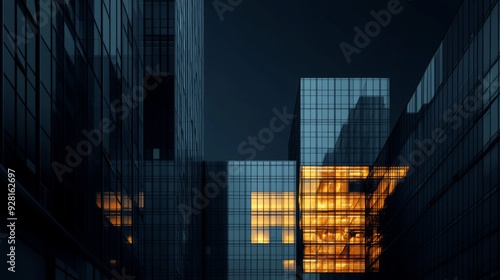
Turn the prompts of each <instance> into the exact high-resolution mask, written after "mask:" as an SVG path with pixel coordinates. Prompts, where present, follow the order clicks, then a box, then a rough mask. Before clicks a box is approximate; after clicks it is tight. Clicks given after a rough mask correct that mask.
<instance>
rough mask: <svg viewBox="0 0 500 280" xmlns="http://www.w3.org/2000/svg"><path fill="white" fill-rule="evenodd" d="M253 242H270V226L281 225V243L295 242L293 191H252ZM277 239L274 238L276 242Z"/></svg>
mask: <svg viewBox="0 0 500 280" xmlns="http://www.w3.org/2000/svg"><path fill="white" fill-rule="evenodd" d="M251 211H252V212H251V222H250V223H251V227H252V230H251V243H252V244H268V243H270V242H272V240H270V237H269V229H270V227H281V228H282V229H281V243H283V244H293V243H294V242H295V194H294V193H293V192H252V194H251ZM276 241H277V240H274V242H276Z"/></svg>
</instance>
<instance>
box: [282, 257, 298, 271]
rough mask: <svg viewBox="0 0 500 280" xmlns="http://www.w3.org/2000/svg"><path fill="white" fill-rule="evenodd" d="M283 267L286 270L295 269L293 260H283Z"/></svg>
mask: <svg viewBox="0 0 500 280" xmlns="http://www.w3.org/2000/svg"><path fill="white" fill-rule="evenodd" d="M283 269H284V270H288V271H295V260H284V261H283Z"/></svg>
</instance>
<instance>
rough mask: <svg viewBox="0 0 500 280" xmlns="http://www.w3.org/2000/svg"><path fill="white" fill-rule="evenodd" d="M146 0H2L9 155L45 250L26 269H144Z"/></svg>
mask: <svg viewBox="0 0 500 280" xmlns="http://www.w3.org/2000/svg"><path fill="white" fill-rule="evenodd" d="M142 5H143V4H142V1H63V0H45V1H44V0H30V1H16V0H12V1H2V14H1V17H2V23H3V25H2V29H1V32H2V39H1V40H2V46H1V48H0V49H1V56H2V77H1V79H0V81H1V85H0V86H1V88H2V91H1V96H0V98H1V99H2V102H1V104H2V109H1V114H0V115H1V122H0V125H1V128H0V133H1V135H0V139H1V143H0V146H1V147H2V149H1V151H2V152H1V153H0V162H1V169H2V170H3V171H4V170H6V169H8V168H10V169H14V170H15V172H16V176H17V178H18V180H17V184H16V191H17V199H18V205H19V212H17V215H18V216H19V217H22V219H24V221H23V222H22V223H19V224H18V228H17V232H18V233H21V232H22V233H23V235H21V234H20V235H19V237H18V238H19V239H18V248H19V250H21V251H20V252H18V254H19V255H24V256H31V257H32V259H33V260H36V261H31V262H30V267H29V268H28V267H24V268H22V267H19V270H18V272H17V274H16V276H17V277H19V279H38V278H39V277H40V276H41V275H46V277H47V278H48V279H76V278H77V277H79V279H107V278H111V277H113V274H112V271H113V270H116V271H121V269H122V268H126V271H127V273H128V274H130V275H138V276H140V273H141V271H142V268H141V265H140V260H139V256H140V253H139V252H140V250H141V248H140V246H139V244H140V240H141V238H142V237H141V235H140V228H141V227H142V219H141V211H142V209H141V208H142V206H143V205H142V199H143V192H144V190H143V184H142V172H141V166H140V164H138V162H140V161H141V160H142V148H141V147H142V115H143V113H142V103H141V101H142V99H141V96H142V95H141V89H142V81H143V77H144V74H143V68H144V67H143V60H142V43H141V41H142V38H141V33H142V26H143V18H142V15H143V13H142V10H143V7H142ZM2 174H3V173H2ZM2 178H4V177H3V175H2ZM5 182H6V181H5ZM3 183H4V180H3V179H2V184H3ZM3 215H5V212H4V211H2V217H3V218H5V217H4V216H3ZM3 245H4V244H2V246H3ZM45 264H47V265H45ZM42 277H43V276H42Z"/></svg>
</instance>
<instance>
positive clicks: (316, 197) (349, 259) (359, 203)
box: [299, 166, 408, 273]
mask: <svg viewBox="0 0 500 280" xmlns="http://www.w3.org/2000/svg"><path fill="white" fill-rule="evenodd" d="M407 170H408V168H407V167H390V168H383V167H378V168H374V169H370V167H368V166H303V167H301V179H300V193H299V197H300V199H299V205H300V210H301V212H302V216H301V220H300V228H301V229H302V234H303V242H304V259H303V268H304V272H306V273H362V272H365V257H366V256H365V244H366V239H365V219H366V218H365V217H366V212H365V210H366V202H367V200H366V199H367V196H366V195H365V192H364V191H363V190H361V186H362V184H363V183H364V180H365V179H367V178H368V176H371V178H375V179H382V180H380V181H381V182H382V181H383V183H381V184H379V188H380V189H383V190H384V193H386V194H387V195H388V194H390V192H392V190H393V189H394V187H395V185H396V184H397V181H398V180H399V179H401V178H404V176H405V175H406V172H407ZM387 195H385V196H383V197H382V196H377V197H375V198H374V200H375V201H372V200H370V201H369V203H370V206H376V207H378V208H377V210H378V209H380V208H381V207H382V206H383V200H384V199H385V197H386V196H387ZM379 254H380V252H379Z"/></svg>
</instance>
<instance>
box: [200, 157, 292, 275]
mask: <svg viewBox="0 0 500 280" xmlns="http://www.w3.org/2000/svg"><path fill="white" fill-rule="evenodd" d="M221 168H225V169H221ZM295 169H296V166H295V162H293V161H229V162H227V163H207V172H206V176H207V184H206V185H205V195H206V197H207V201H208V207H207V209H206V211H205V213H206V214H205V215H206V221H207V223H206V225H207V228H206V232H207V237H208V239H207V240H206V241H205V242H206V243H205V244H207V246H208V247H207V249H206V250H207V251H206V254H207V259H208V263H207V265H206V267H207V271H208V274H207V278H206V279H293V278H295V251H296V247H295V224H296V214H295V213H296V211H295V209H296V208H295V204H296V196H295V185H296V181H295ZM222 174H223V175H224V176H221V175H222ZM217 181H219V182H221V183H222V184H221V185H219V186H221V187H220V188H218V189H220V191H219V192H217V195H215V192H214V191H213V190H214V189H215V187H214V185H213V183H215V182H217ZM212 199H214V201H212ZM221 200H224V202H223V201H221ZM221 229H225V230H224V231H225V232H221ZM221 245H222V246H221ZM221 248H224V250H222V249H221ZM211 259H213V260H211ZM217 260H224V261H225V262H226V264H225V265H222V264H221V263H220V261H217ZM212 264H213V265H215V267H217V269H214V267H212ZM214 277H217V278H214Z"/></svg>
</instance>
